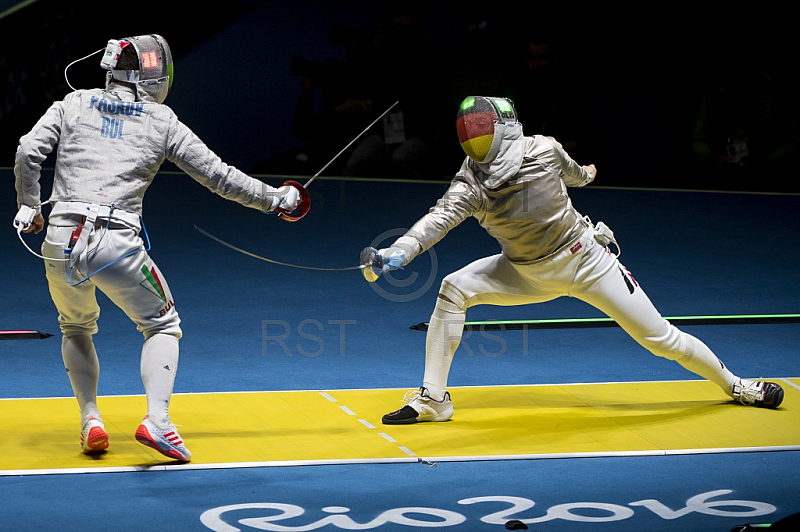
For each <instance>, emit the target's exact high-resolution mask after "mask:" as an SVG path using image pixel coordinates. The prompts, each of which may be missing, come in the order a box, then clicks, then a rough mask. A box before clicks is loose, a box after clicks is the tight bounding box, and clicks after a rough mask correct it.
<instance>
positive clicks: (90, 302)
mask: <svg viewBox="0 0 800 532" xmlns="http://www.w3.org/2000/svg"><path fill="white" fill-rule="evenodd" d="M81 223H82V219H81V217H80V216H75V215H59V216H51V217H50V223H49V225H48V228H47V236H46V238H45V241H44V243H43V244H42V255H44V256H45V257H48V258H53V259H63V258H64V257H65V254H64V250H65V249H66V247H67V245H68V242H69V239H70V236H71V235H72V232H73V231H74V230H75V229H76V228H77V227H78V226H79V225H80V224H81ZM107 227H108V228H107ZM83 231H84V232H85V231H91V234H90V236H89V239H88V242H87V245H86V248H85V249H84V250H83V251H82V252H81V256H80V257H79V258H78V259H77V261H76V268H75V269H74V270H73V271H71V272H70V269H69V265H68V263H65V262H63V261H50V260H46V261H45V270H46V276H47V282H48V286H49V289H50V295H51V297H52V299H53V303H55V306H56V309H57V310H58V313H59V316H58V321H59V325H60V328H61V332H62V333H63V338H62V356H63V358H64V365H65V367H66V369H67V371H68V375H69V378H70V382H71V384H72V387H73V391H74V392H75V397H76V398H77V400H78V404H79V406H80V409H81V415H82V417H83V418H84V419H85V418H86V417H87V416H89V415H94V416H97V417H99V412H98V411H97V404H96V401H97V381H98V377H99V363H98V360H97V354H96V353H95V350H94V345H93V343H92V340H91V337H92V335H94V334H95V333H96V332H97V330H98V328H97V319H98V317H99V315H100V307H99V305H98V303H97V298H96V294H95V291H96V289H97V288H99V289H100V290H101V291H102V292H103V293H104V294H105V295H106V296H108V298H109V299H110V300H111V301H112V302H113V303H114V304H116V305H117V306H118V307H119V308H120V309H122V310H123V312H125V314H126V315H127V316H128V317H129V318H130V319H131V320H132V321H133V322H134V323H135V324H136V327H137V329H138V330H139V331H140V332H141V333H142V334H143V335H144V339H145V342H144V346H143V348H142V355H141V376H142V381H143V384H144V388H145V393H146V395H147V405H148V414H149V415H150V417H151V419H152V420H153V422H154V423H156V425H157V426H164V425H165V424H168V423H169V416H168V413H167V412H168V405H169V399H170V397H171V394H172V388H173V383H174V379H175V372H176V370H177V365H178V340H179V339H180V337H181V335H182V332H181V328H180V318H179V317H178V313H177V311H176V310H175V305H174V302H173V299H172V293H171V292H170V289H169V286H168V285H167V283H166V280H165V279H164V277H163V275H162V274H161V272H160V271H159V269H158V268H157V267H156V265H155V264H154V263H153V261H152V259H151V258H150V256H149V255H148V254H147V252H146V251H144V249H143V244H142V241H141V239H140V238H139V237H138V236H137V232H136V231H135V230H134V229H132V228H130V227H127V226H125V225H123V224H118V223H115V222H113V221H112V223H111V224H108V222H107V220H106V219H102V218H98V219H97V221H96V222H95V224H94V226H93V227H90V226H86V227H84V228H83ZM136 250H142V251H139V252H137V253H132V254H130V255H129V256H127V257H126V256H125V255H127V254H129V253H131V252H134V251H136ZM120 257H124V258H122V259H120ZM117 259H120V260H117ZM115 261H116V262H115ZM112 263H113V264H112ZM108 264H110V266H108V267H106V268H104V269H101V268H103V267H104V266H106V265H108ZM92 272H96V273H95V274H94V275H91V277H90V278H89V279H87V280H85V281H83V282H80V281H82V280H83V279H84V278H85V276H86V275H90V274H92Z"/></svg>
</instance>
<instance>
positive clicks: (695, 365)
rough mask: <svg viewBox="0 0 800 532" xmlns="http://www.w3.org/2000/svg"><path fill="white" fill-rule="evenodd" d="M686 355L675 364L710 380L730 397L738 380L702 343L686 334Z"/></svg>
mask: <svg viewBox="0 0 800 532" xmlns="http://www.w3.org/2000/svg"><path fill="white" fill-rule="evenodd" d="M682 334H683V335H684V338H685V341H686V355H685V356H684V357H682V358H679V359H678V360H677V362H678V363H679V364H680V365H681V366H683V367H684V368H686V369H688V370H689V371H691V372H692V373H695V374H697V375H699V376H701V377H703V378H704V379H707V380H710V381H711V382H713V383H715V384H716V385H717V386H719V387H720V388H722V389H723V390H724V391H725V393H727V394H728V395H731V396H732V393H733V384H734V383H735V382H737V381H738V380H739V378H738V377H736V375H734V374H733V373H731V372H730V370H728V368H726V367H725V364H723V363H722V361H721V360H720V359H718V358H717V356H716V355H715V354H714V353H713V352H712V351H711V349H709V348H708V346H706V344H704V343H703V342H701V341H700V340H698V339H697V338H695V337H694V336H691V335H689V334H686V333H682Z"/></svg>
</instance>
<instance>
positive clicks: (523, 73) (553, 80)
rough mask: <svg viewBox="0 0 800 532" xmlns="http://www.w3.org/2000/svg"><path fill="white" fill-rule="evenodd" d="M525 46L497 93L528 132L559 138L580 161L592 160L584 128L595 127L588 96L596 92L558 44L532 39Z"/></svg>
mask: <svg viewBox="0 0 800 532" xmlns="http://www.w3.org/2000/svg"><path fill="white" fill-rule="evenodd" d="M522 43H523V44H522V46H521V47H517V48H518V50H517V52H516V53H515V56H514V61H515V63H514V64H513V65H512V66H511V67H510V68H507V69H506V74H505V76H504V77H503V78H502V79H501V80H500V82H499V85H498V87H497V89H495V91H494V92H495V93H497V94H500V95H502V96H505V97H507V98H510V99H511V100H512V101H513V102H514V106H515V107H516V108H517V112H518V113H519V116H520V117H522V119H523V121H524V123H523V125H524V126H525V131H527V132H529V133H530V134H537V135H546V136H550V137H553V138H555V139H556V140H557V141H559V142H560V143H561V145H562V146H563V147H564V149H565V150H567V152H569V153H570V155H572V156H573V157H575V158H577V159H587V158H589V159H591V158H592V155H591V154H588V153H586V151H587V150H588V147H587V143H586V131H585V129H583V128H584V127H585V126H584V125H585V124H587V123H591V121H589V120H587V119H586V113H587V109H588V103H587V100H588V97H587V93H588V92H589V91H590V90H594V89H592V88H589V87H587V84H586V83H583V82H582V81H581V80H580V79H577V78H576V76H579V75H578V74H576V72H575V69H574V68H570V66H569V65H566V66H565V65H564V64H563V61H564V59H562V54H561V53H560V52H561V49H560V48H559V45H558V41H556V40H553V39H550V38H549V37H548V36H546V35H532V36H530V37H529V38H527V39H523V41H522ZM520 48H521V49H520Z"/></svg>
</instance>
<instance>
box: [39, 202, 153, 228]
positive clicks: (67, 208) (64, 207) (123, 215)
mask: <svg viewBox="0 0 800 532" xmlns="http://www.w3.org/2000/svg"><path fill="white" fill-rule="evenodd" d="M92 213H94V217H93V218H92V224H94V220H95V219H97V218H100V219H105V220H116V221H120V222H122V223H124V224H125V225H127V226H129V227H131V228H133V229H135V230H136V231H139V230H140V229H141V222H140V220H139V215H138V214H136V213H134V212H130V211H126V210H123V209H120V208H119V207H115V206H113V205H98V204H97V203H87V202H84V201H57V202H56V204H55V205H54V206H53V210H52V211H51V212H50V215H51V216H52V215H59V214H77V215H78V216H86V217H87V219H88V217H89V215H90V214H92Z"/></svg>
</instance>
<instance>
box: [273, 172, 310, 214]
mask: <svg viewBox="0 0 800 532" xmlns="http://www.w3.org/2000/svg"><path fill="white" fill-rule="evenodd" d="M283 185H284V186H290V187H294V188H296V189H297V191H298V192H300V203H298V204H297V207H296V208H295V210H294V211H291V212H290V211H287V210H286V209H281V208H280V207H278V208H277V209H276V210H277V211H278V218H280V219H281V220H283V221H285V222H296V221H298V220H300V219H302V218H303V217H304V216H305V215H306V214H308V210H309V209H310V208H311V196H310V195H309V194H308V190H306V187H304V186H303V185H301V184H300V183H298V182H297V181H291V180H290V181H285V182H284V183H283ZM295 211H297V212H298V213H299V214H298V215H297V216H291V213H292V212H295Z"/></svg>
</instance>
